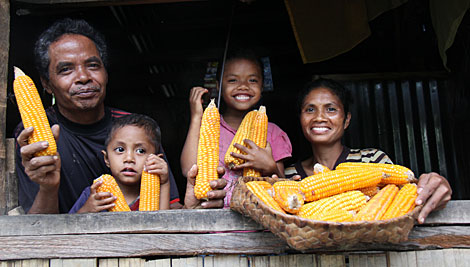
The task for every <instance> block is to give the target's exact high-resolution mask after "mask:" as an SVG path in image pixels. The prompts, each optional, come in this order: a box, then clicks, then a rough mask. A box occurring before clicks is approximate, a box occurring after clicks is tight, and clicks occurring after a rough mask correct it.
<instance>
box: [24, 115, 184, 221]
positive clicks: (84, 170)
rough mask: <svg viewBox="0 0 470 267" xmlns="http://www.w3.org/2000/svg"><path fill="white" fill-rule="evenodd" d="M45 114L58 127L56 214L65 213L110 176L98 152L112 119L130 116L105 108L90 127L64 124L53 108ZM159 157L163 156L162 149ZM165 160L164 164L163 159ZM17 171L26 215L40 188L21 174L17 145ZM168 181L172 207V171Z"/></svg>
mask: <svg viewBox="0 0 470 267" xmlns="http://www.w3.org/2000/svg"><path fill="white" fill-rule="evenodd" d="M46 114H47V117H48V119H49V123H50V125H51V126H52V125H54V124H58V125H59V126H60V134H59V140H58V141H57V150H58V152H59V154H60V158H61V170H60V172H61V178H60V188H59V212H60V213H67V212H68V211H69V210H70V208H71V207H72V206H73V204H74V203H75V201H76V200H77V198H78V197H79V196H80V194H81V193H82V191H83V189H85V188H86V187H87V186H89V185H91V184H92V183H93V180H94V179H95V178H97V177H99V176H100V175H102V174H105V173H110V170H109V168H108V167H107V166H106V164H105V163H104V158H103V154H102V153H101V150H103V149H104V142H105V140H106V137H107V136H108V131H109V130H110V129H111V125H112V120H113V118H119V117H122V116H125V115H128V114H130V113H128V112H125V111H122V110H118V109H115V108H109V107H106V108H105V116H104V117H103V119H101V120H100V121H98V122H96V123H94V124H91V125H81V124H77V123H74V122H71V121H69V120H67V119H66V118H65V117H64V116H62V115H61V114H60V113H59V111H58V109H57V107H56V106H53V107H49V108H48V109H47V110H46ZM22 130H23V124H22V123H20V124H19V125H18V126H17V127H16V130H15V137H17V136H18V135H19V133H20V132H21V131H22ZM158 153H163V148H162V147H160V151H159V152H158ZM165 160H167V159H166V157H165ZM167 161H168V160H167ZM16 170H17V173H18V181H19V186H18V188H19V191H18V198H19V204H20V205H21V206H22V207H23V209H24V210H25V212H28V211H29V209H30V208H31V205H32V204H33V202H34V198H35V196H36V194H37V192H38V191H39V185H38V184H36V183H34V182H32V181H31V179H29V177H28V176H27V175H26V173H25V172H24V167H23V165H22V164H21V155H20V149H19V145H18V143H16ZM169 179H170V200H171V203H173V202H177V201H179V195H178V189H177V187H176V183H175V178H174V177H173V174H172V172H171V170H169Z"/></svg>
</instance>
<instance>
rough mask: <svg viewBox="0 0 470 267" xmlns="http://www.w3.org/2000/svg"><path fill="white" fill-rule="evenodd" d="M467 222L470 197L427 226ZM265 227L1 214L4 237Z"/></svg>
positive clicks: (229, 219) (238, 222)
mask: <svg viewBox="0 0 470 267" xmlns="http://www.w3.org/2000/svg"><path fill="white" fill-rule="evenodd" d="M465 224H466V225H469V224H470V200H458V201H450V202H449V203H448V205H447V207H446V208H445V209H443V210H440V211H435V212H433V213H431V214H430V216H429V217H428V218H427V219H426V223H425V224H424V225H423V226H429V225H465ZM12 226H16V227H12ZM417 227H418V228H419V227H421V226H417ZM417 227H415V228H417ZM262 229H264V228H263V227H262V226H260V225H259V224H257V223H256V222H255V221H253V220H251V219H250V218H249V217H245V216H242V215H240V214H239V213H237V212H234V211H231V210H229V209H218V210H165V211H158V212H121V213H111V212H109V213H89V214H61V215H49V214H46V215H21V216H0V236H12V235H13V236H15V235H28V236H34V235H62V234H86V233H87V234H99V233H204V232H214V231H237V230H262ZM469 233H470V232H469ZM411 236H413V235H411Z"/></svg>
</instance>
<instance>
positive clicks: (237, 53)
mask: <svg viewBox="0 0 470 267" xmlns="http://www.w3.org/2000/svg"><path fill="white" fill-rule="evenodd" d="M237 59H246V60H248V61H251V62H253V63H255V64H256V66H258V67H259V70H260V72H261V78H262V79H263V81H264V65H263V62H262V61H261V59H260V57H258V55H257V54H256V53H255V51H254V50H252V49H250V48H237V49H234V50H233V51H230V52H229V53H227V58H226V59H225V65H227V64H228V63H229V62H230V61H232V60H237ZM219 74H220V71H219ZM219 76H220V75H219ZM263 81H261V83H263Z"/></svg>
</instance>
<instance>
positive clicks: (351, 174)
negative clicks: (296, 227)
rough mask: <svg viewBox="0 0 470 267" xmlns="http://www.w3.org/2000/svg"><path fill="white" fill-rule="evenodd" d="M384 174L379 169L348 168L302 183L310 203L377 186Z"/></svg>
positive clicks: (309, 178) (302, 188) (306, 179)
mask: <svg viewBox="0 0 470 267" xmlns="http://www.w3.org/2000/svg"><path fill="white" fill-rule="evenodd" d="M382 176H383V173H382V172H381V171H379V170H377V169H372V168H371V169H366V170H363V169H359V168H348V169H344V170H333V171H329V172H325V173H319V174H315V175H311V176H309V177H307V178H305V179H303V180H302V181H300V189H301V190H302V192H303V193H304V195H305V201H307V202H310V201H314V200H318V199H321V198H325V197H329V196H332V195H336V194H340V193H343V192H346V191H350V190H355V189H358V188H363V187H368V186H375V185H377V184H378V183H379V182H380V180H381V179H382Z"/></svg>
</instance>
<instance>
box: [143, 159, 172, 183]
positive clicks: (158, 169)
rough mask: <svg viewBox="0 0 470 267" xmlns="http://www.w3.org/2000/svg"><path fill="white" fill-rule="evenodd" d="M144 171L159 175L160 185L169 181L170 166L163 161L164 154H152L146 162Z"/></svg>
mask: <svg viewBox="0 0 470 267" xmlns="http://www.w3.org/2000/svg"><path fill="white" fill-rule="evenodd" d="M144 170H145V171H147V172H148V173H152V174H158V175H159V176H160V185H163V184H166V183H167V182H168V181H169V176H168V164H167V163H166V161H165V160H164V159H163V154H158V155H155V154H150V155H149V156H148V158H147V160H146V161H145V165H144Z"/></svg>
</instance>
